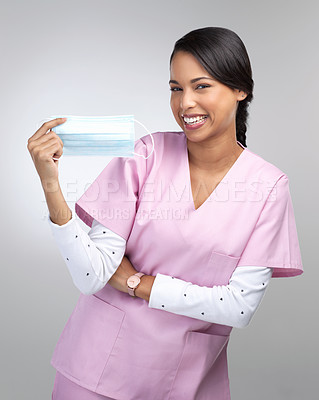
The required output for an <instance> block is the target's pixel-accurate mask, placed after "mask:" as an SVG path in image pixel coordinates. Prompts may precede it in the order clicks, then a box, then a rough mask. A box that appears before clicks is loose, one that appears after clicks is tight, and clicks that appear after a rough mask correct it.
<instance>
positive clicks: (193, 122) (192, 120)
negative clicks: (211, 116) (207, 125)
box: [182, 115, 208, 125]
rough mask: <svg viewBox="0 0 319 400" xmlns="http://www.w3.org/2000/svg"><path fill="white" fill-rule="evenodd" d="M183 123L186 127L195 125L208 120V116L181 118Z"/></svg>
mask: <svg viewBox="0 0 319 400" xmlns="http://www.w3.org/2000/svg"><path fill="white" fill-rule="evenodd" d="M182 118H183V121H184V122H185V123H186V124H187V125H196V124H198V123H199V122H202V121H204V120H205V119H206V118H208V115H200V116H198V117H184V116H183V117H182Z"/></svg>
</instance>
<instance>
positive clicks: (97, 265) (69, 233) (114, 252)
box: [48, 213, 126, 295]
mask: <svg viewBox="0 0 319 400" xmlns="http://www.w3.org/2000/svg"><path fill="white" fill-rule="evenodd" d="M48 222H49V225H50V227H51V231H52V234H53V237H54V239H55V242H56V244H57V246H58V249H59V252H60V254H61V256H62V258H63V260H64V262H65V264H66V266H67V268H68V270H69V272H70V274H71V277H72V280H73V283H74V284H75V286H76V287H77V288H78V289H79V290H80V291H81V292H82V293H83V294H86V295H90V294H94V293H96V292H98V291H99V290H101V289H102V288H103V287H104V286H105V285H106V283H107V282H108V280H109V279H110V278H111V277H112V275H113V274H114V272H115V271H116V269H117V267H118V266H119V265H120V263H121V261H122V258H123V256H124V253H125V249H126V241H125V239H123V238H122V237H121V236H119V235H117V234H116V233H114V232H112V231H111V230H109V229H108V228H106V227H105V226H103V225H102V224H100V223H99V222H97V221H96V220H93V223H92V227H91V229H90V231H89V232H88V233H86V232H85V231H84V230H83V229H82V228H81V227H80V225H79V222H78V221H77V220H76V219H75V215H74V213H72V218H71V220H70V221H68V222H67V223H66V224H64V225H58V224H55V223H54V222H52V221H51V219H50V216H49V217H48Z"/></svg>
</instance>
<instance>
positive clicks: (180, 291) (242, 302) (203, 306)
mask: <svg viewBox="0 0 319 400" xmlns="http://www.w3.org/2000/svg"><path fill="white" fill-rule="evenodd" d="M271 276H272V268H268V267H258V266H248V267H247V266H242V267H237V268H236V269H235V271H234V272H233V274H232V276H231V278H230V280H229V284H228V285H225V286H213V287H207V286H198V285H195V284H192V283H191V282H186V281H183V280H181V279H178V278H174V277H172V276H168V275H163V274H160V273H157V275H156V278H155V280H154V283H153V286H152V290H151V294H150V299H149V304H148V306H149V307H150V308H157V309H159V310H164V311H168V312H172V313H174V314H180V315H185V316H187V317H191V318H197V319H200V320H203V321H208V322H212V323H217V324H222V325H228V326H232V327H235V328H244V327H246V326H247V325H248V324H249V323H250V321H251V319H252V317H253V315H254V313H255V312H256V310H257V308H258V306H259V304H260V302H261V300H262V298H263V296H264V293H265V290H266V287H267V286H268V283H269V281H270V279H271Z"/></svg>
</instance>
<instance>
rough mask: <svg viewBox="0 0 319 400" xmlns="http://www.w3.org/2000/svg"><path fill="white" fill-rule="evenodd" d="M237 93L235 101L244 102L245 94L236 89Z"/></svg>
mask: <svg viewBox="0 0 319 400" xmlns="http://www.w3.org/2000/svg"><path fill="white" fill-rule="evenodd" d="M236 92H237V101H241V100H244V99H245V98H246V97H247V93H245V92H244V91H243V90H239V89H236Z"/></svg>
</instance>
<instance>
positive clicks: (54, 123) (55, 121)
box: [28, 118, 67, 143]
mask: <svg viewBox="0 0 319 400" xmlns="http://www.w3.org/2000/svg"><path fill="white" fill-rule="evenodd" d="M66 120H67V118H55V119H52V120H51V121H48V122H45V123H44V124H42V125H41V127H40V128H39V129H38V130H37V131H36V132H35V133H34V135H32V136H31V137H30V138H29V140H28V143H30V142H32V141H33V140H36V139H38V138H39V137H41V136H43V135H45V134H46V132H47V131H48V130H49V129H52V128H54V127H55V126H58V125H61V124H63V123H64V122H65V121H66Z"/></svg>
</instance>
